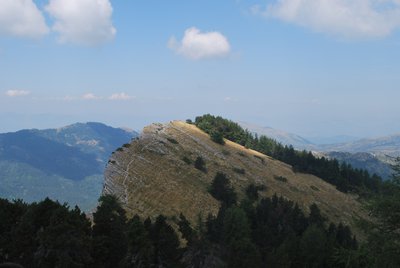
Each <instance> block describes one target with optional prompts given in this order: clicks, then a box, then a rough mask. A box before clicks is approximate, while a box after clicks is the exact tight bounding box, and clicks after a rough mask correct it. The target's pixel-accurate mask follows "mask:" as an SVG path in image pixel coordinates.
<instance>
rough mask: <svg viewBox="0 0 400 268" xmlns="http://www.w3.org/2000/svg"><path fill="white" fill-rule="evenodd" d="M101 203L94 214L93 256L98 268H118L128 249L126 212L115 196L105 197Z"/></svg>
mask: <svg viewBox="0 0 400 268" xmlns="http://www.w3.org/2000/svg"><path fill="white" fill-rule="evenodd" d="M99 202H100V205H99V206H98V207H97V210H96V212H95V213H93V223H94V225H93V232H92V233H93V253H92V256H93V258H94V259H95V261H96V265H97V267H110V268H111V267H118V266H119V265H121V260H122V259H123V258H124V257H125V255H126V252H127V248H128V241H127V238H126V227H127V226H126V221H127V219H126V216H125V211H124V210H123V209H122V207H121V204H120V203H119V201H118V199H117V198H116V197H115V196H112V195H104V196H102V197H100V199H99Z"/></svg>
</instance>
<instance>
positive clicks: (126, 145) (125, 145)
mask: <svg viewBox="0 0 400 268" xmlns="http://www.w3.org/2000/svg"><path fill="white" fill-rule="evenodd" d="M122 147H125V148H129V147H131V144H130V143H124V145H122Z"/></svg>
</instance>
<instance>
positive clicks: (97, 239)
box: [0, 176, 357, 267]
mask: <svg viewBox="0 0 400 268" xmlns="http://www.w3.org/2000/svg"><path fill="white" fill-rule="evenodd" d="M219 177H220V178H222V177H223V181H224V183H222V185H223V187H220V188H218V187H217V189H219V191H222V192H224V191H228V192H231V191H232V192H233V190H232V188H230V186H229V185H228V183H227V181H226V180H227V179H226V177H224V176H219ZM256 188H257V187H256ZM250 196H251V197H252V198H251V199H246V200H243V201H242V202H241V204H240V205H239V206H238V205H236V203H235V202H226V200H225V199H224V198H221V199H220V200H221V203H222V206H221V209H220V211H219V213H218V215H217V216H212V215H210V216H209V217H207V219H206V220H202V219H201V218H199V220H198V224H197V226H195V227H194V226H192V225H191V224H190V222H189V221H188V220H187V219H186V218H185V217H184V215H180V216H179V218H176V219H167V218H166V217H164V216H162V215H160V216H158V217H157V218H156V219H154V221H152V220H151V219H149V218H148V219H140V217H139V216H134V217H133V218H132V219H130V220H127V218H126V216H125V211H124V210H123V209H122V208H121V205H120V204H119V202H118V200H117V198H115V197H114V196H108V195H106V196H102V197H101V198H100V200H99V201H100V203H99V206H98V208H97V211H96V212H95V213H94V214H93V223H91V222H90V221H89V220H88V218H87V217H86V215H85V214H83V213H82V212H81V211H80V210H79V208H74V209H70V208H69V207H68V206H67V205H66V204H64V205H61V204H59V203H58V202H54V201H52V200H50V199H45V200H43V201H42V202H39V203H33V204H30V205H28V204H25V203H23V202H22V201H14V202H9V201H7V200H3V199H0V216H1V218H0V219H1V220H0V227H1V229H0V263H2V262H14V263H18V264H21V265H23V266H24V267H265V266H268V267H310V266H314V267H337V264H338V263H339V262H338V261H335V260H334V257H335V254H336V252H339V251H345V250H347V251H352V252H353V251H356V248H357V243H353V241H355V239H354V237H353V236H352V235H351V232H350V229H348V227H344V226H343V225H339V226H336V225H334V224H331V225H330V226H329V227H328V226H327V224H326V222H325V219H324V218H323V217H322V216H321V215H320V212H319V209H318V208H317V207H316V206H312V207H311V211H312V213H311V214H310V216H309V217H308V216H305V215H304V214H303V212H302V211H301V210H300V209H299V207H298V206H297V205H296V204H294V203H293V202H291V201H288V200H286V199H284V198H282V197H278V196H273V197H272V198H264V199H261V200H258V199H255V198H254V196H255V195H254V193H253V194H252V195H250ZM229 200H230V199H229ZM171 224H172V225H171ZM172 226H176V228H175V227H172ZM178 232H179V233H180V234H179V233H178ZM178 234H179V235H178ZM179 237H181V239H180V238H179ZM349 241H350V242H349Z"/></svg>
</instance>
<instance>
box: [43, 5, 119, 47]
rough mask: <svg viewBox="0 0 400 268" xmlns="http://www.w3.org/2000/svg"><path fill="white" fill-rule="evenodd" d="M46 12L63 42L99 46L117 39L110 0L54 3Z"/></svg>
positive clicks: (53, 28)
mask: <svg viewBox="0 0 400 268" xmlns="http://www.w3.org/2000/svg"><path fill="white" fill-rule="evenodd" d="M45 9H46V11H47V12H48V13H49V14H50V15H51V16H52V17H53V18H54V20H55V22H54V25H53V26H52V30H54V31H55V32H57V33H58V34H59V41H60V42H61V43H74V44H83V45H96V44H100V43H104V42H106V41H109V40H111V39H113V38H114V36H115V34H116V30H115V28H114V26H113V24H112V21H111V15H112V11H113V9H112V6H111V3H110V1H109V0H50V2H49V4H48V5H47V6H46V8H45Z"/></svg>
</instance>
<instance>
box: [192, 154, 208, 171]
mask: <svg viewBox="0 0 400 268" xmlns="http://www.w3.org/2000/svg"><path fill="white" fill-rule="evenodd" d="M194 167H195V168H197V169H198V170H200V171H203V172H207V168H206V162H205V161H204V159H203V157H201V156H198V157H197V158H196V160H195V161H194Z"/></svg>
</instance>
